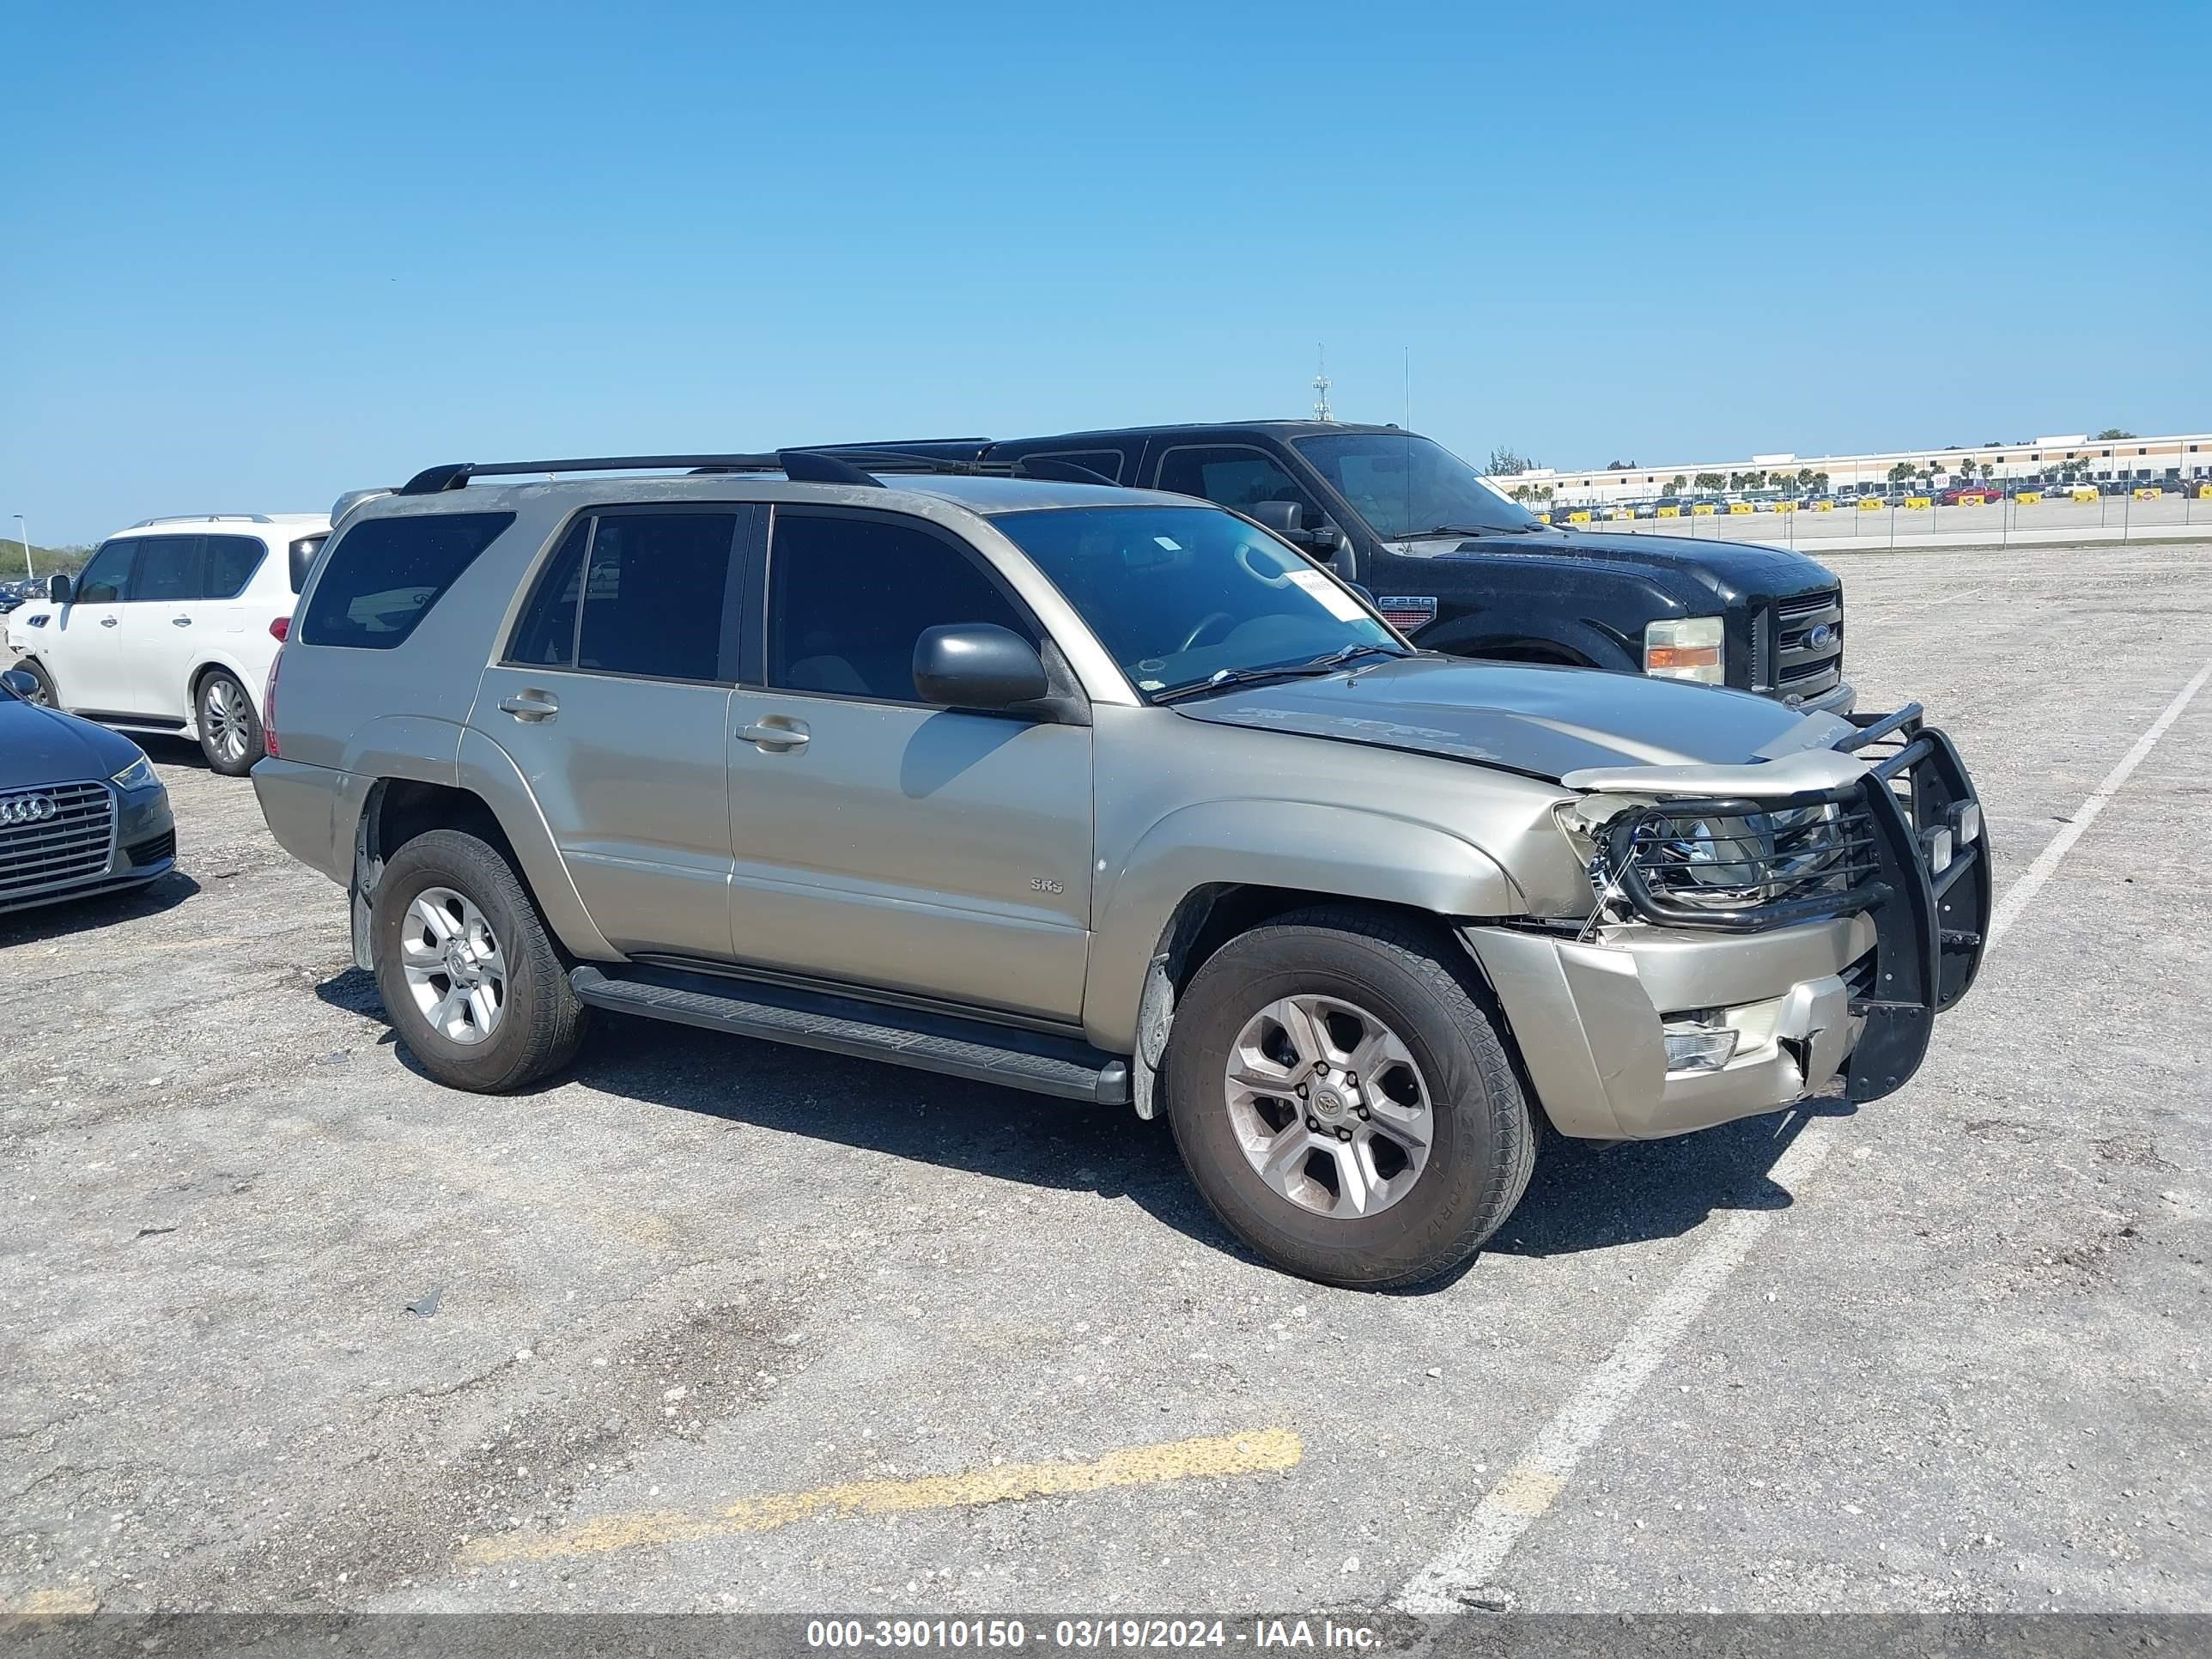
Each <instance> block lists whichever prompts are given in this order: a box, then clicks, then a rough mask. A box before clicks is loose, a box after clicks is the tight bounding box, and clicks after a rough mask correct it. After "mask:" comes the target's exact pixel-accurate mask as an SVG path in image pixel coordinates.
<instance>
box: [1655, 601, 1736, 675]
mask: <svg viewBox="0 0 2212 1659" xmlns="http://www.w3.org/2000/svg"><path fill="white" fill-rule="evenodd" d="M1722 644H1723V626H1722V621H1721V618H1720V617H1680V618H1677V619H1676V620H1674V621H1672V622H1656V623H1648V624H1647V625H1646V626H1645V628H1644V672H1645V673H1647V674H1650V675H1653V676H1655V677H1656V678H1660V679H1662V680H1696V681H1697V682H1699V684H1704V685H1723V684H1726V683H1727V680H1728V672H1727V670H1726V668H1725V666H1724V665H1723V661H1722V655H1721V653H1722Z"/></svg>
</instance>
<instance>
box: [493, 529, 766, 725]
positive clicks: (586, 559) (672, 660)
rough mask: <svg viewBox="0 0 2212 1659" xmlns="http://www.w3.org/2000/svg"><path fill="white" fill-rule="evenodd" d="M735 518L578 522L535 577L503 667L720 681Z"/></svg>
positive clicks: (728, 672)
mask: <svg viewBox="0 0 2212 1659" xmlns="http://www.w3.org/2000/svg"><path fill="white" fill-rule="evenodd" d="M738 522H739V515H738V513H733V512H731V511H729V510H728V509H726V508H724V509H721V510H718V511H710V512H697V513H660V512H653V513H598V514H595V515H592V516H590V517H586V518H583V519H580V520H577V521H576V523H575V525H574V526H573V527H571V529H570V530H569V532H568V535H567V536H565V537H563V538H562V542H561V546H560V548H559V550H557V551H556V553H555V554H554V555H553V557H552V558H551V560H550V562H548V563H547V565H546V567H545V569H544V574H542V575H540V576H539V578H538V586H537V588H536V589H535V590H534V591H533V592H532V595H531V598H530V603H529V604H528V605H526V607H525V608H524V611H523V614H522V620H521V621H520V623H517V624H516V626H515V630H514V637H513V641H511V642H510V644H509V646H508V649H507V661H508V662H509V663H512V664H513V665H517V666H528V667H537V668H566V669H572V670H574V671H578V672H580V673H586V674H620V675H623V676H625V677H628V678H635V679H657V680H697V681H708V682H712V681H717V680H726V679H729V678H733V677H734V672H735V671H734V668H733V667H732V668H730V669H728V670H726V669H725V666H724V663H723V658H724V655H725V654H726V653H725V651H724V629H725V621H726V617H725V608H726V600H727V599H728V595H729V584H730V572H731V558H732V552H733V550H734V549H735V547H736V544H737V530H738Z"/></svg>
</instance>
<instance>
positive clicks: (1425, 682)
mask: <svg viewBox="0 0 2212 1659" xmlns="http://www.w3.org/2000/svg"><path fill="white" fill-rule="evenodd" d="M1173 707H1174V709H1175V712H1176V714H1181V715H1182V716H1183V717H1184V718H1185V719H1188V720H1205V721H1207V722H1208V723H1210V724H1212V725H1216V726H1245V727H1249V729H1251V730H1253V731H1258V732H1297V733H1298V734H1300V735H1302V736H1304V737H1310V738H1328V739H1330V740H1332V741H1334V742H1338V743H1364V744H1371V745H1373V746H1374V747H1376V748H1378V749H1399V750H1406V751H1407V752H1408V753H1411V754H1418V755H1437V756H1442V757H1446V758H1448V759H1452V760H1462V761H1474V762H1477V763H1481V764H1483V765H1486V766H1495V767H1498V768H1501V769H1504V770H1506V771H1510V772H1518V773H1521V774H1522V775H1525V776H1529V777H1538V778H1543V779H1545V780H1547V781H1551V782H1554V783H1556V782H1558V781H1559V780H1560V779H1561V778H1562V777H1564V776H1565V775H1567V774H1568V773H1570V772H1577V771H1582V770H1584V769H1589V768H1595V767H1603V768H1617V767H1621V766H1733V765H1741V764H1745V763H1751V762H1754V761H1762V760H1771V759H1774V758H1777V757H1781V756H1784V755H1788V754H1792V753H1796V752H1797V751H1799V750H1808V749H1825V748H1827V747H1828V746H1829V745H1830V744H1832V743H1833V742H1834V741H1835V740H1836V738H1838V737H1840V736H1842V735H1843V734H1844V733H1845V732H1849V731H1850V730H1851V729H1852V728H1851V726H1850V722H1848V721H1846V720H1842V719H1840V718H1838V716H1836V715H1833V714H1803V713H1801V712H1799V711H1797V710H1795V709H1792V708H1788V707H1786V706H1785V705H1784V704H1781V703H1778V702H1774V701H1773V700H1772V699H1771V698H1768V697H1759V696H1753V695H1752V694H1751V693H1750V692H1748V691H1731V690H1724V689H1723V688H1721V687H1719V686H1710V685H1691V684H1684V683H1683V682H1681V681H1679V680H1655V679H1647V678H1644V677H1643V676H1642V675H1638V674H1616V673H1608V672H1607V671H1603V670H1601V669H1595V668H1554V667H1549V666H1547V665H1541V664H1535V663H1494V662H1472V661H1468V660H1467V659H1463V658H1457V657H1442V656H1431V655H1423V656H1418V657H1407V658H1401V659H1396V660H1387V661H1383V662H1381V663H1379V664H1375V665H1361V666H1359V667H1356V668H1354V669H1352V670H1351V671H1348V672H1345V673H1338V674H1331V675H1329V676H1328V678H1325V679H1318V678H1317V679H1297V680H1280V681H1277V682H1275V683H1273V684H1261V685H1249V686H1239V687H1237V688H1235V689H1233V690H1225V691H1221V692H1219V693H1217V694H1216V695H1214V696H1199V697H1194V698H1193V699H1191V700H1190V701H1188V702H1178V703H1176V704H1175V705H1173Z"/></svg>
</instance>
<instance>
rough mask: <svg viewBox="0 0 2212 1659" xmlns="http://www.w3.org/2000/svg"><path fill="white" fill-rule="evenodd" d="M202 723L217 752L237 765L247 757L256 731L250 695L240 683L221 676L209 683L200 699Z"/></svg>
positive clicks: (210, 742)
mask: <svg viewBox="0 0 2212 1659" xmlns="http://www.w3.org/2000/svg"><path fill="white" fill-rule="evenodd" d="M200 720H201V723H202V726H203V727H204V730H205V731H206V732H207V734H208V746H209V747H210V748H211V749H213V750H215V751H216V753H217V754H218V755H220V756H222V758H223V759H224V760H225V761H226V762H228V763H229V764H231V765H233V766H235V765H237V764H238V763H239V762H240V761H242V760H244V759H245V758H246V744H247V742H248V740H249V739H250V738H252V732H253V726H252V720H253V711H252V709H251V708H248V707H247V706H246V693H245V692H244V691H242V690H240V689H239V685H238V682H237V681H235V680H234V679H231V678H228V676H227V675H222V674H218V675H216V677H215V678H212V679H210V681H209V682H208V684H207V690H205V691H204V692H203V693H202V694H201V696H200Z"/></svg>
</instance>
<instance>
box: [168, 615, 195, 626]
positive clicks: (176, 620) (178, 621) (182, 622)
mask: <svg viewBox="0 0 2212 1659" xmlns="http://www.w3.org/2000/svg"><path fill="white" fill-rule="evenodd" d="M191 625H192V619H191V617H170V618H169V626H170V627H172V628H190V627H191Z"/></svg>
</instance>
